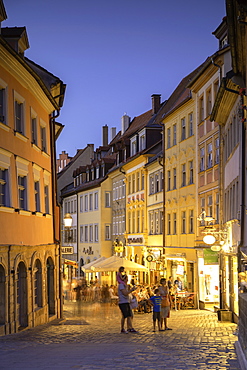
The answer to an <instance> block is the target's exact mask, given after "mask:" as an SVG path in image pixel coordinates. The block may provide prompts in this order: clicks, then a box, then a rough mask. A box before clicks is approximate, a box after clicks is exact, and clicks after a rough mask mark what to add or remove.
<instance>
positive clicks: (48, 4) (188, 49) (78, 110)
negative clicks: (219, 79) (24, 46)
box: [2, 0, 226, 156]
mask: <svg viewBox="0 0 247 370" xmlns="http://www.w3.org/2000/svg"><path fill="white" fill-rule="evenodd" d="M4 5H5V8H6V12H7V15H8V19H7V21H5V22H3V23H2V27H12V26H26V28H27V33H28V38H29V43H30V49H29V50H28V51H27V52H26V56H27V57H28V58H30V59H31V60H33V61H34V62H35V63H37V64H39V65H41V66H42V67H43V68H46V69H47V70H48V71H50V72H51V73H53V74H54V75H56V76H58V77H59V78H60V79H61V80H62V81H63V82H64V83H65V84H66V85H67V89H66V95H65V100H64V106H63V108H62V110H61V115H60V117H59V119H58V121H59V122H61V123H62V124H64V125H65V128H64V130H63V132H62V133H61V135H60V137H59V139H58V141H57V156H58V154H59V153H61V151H62V150H66V151H67V152H68V153H69V155H70V156H73V155H75V153H76V151H77V149H81V148H84V147H85V146H86V145H87V144H91V143H94V144H95V148H96V147H98V146H99V145H101V144H102V126H104V125H108V126H109V129H110V128H111V127H117V131H118V130H120V124H121V117H122V115H123V114H124V113H127V114H128V115H129V116H130V117H131V118H133V117H135V116H138V115H140V114H142V113H144V112H145V111H147V110H149V109H150V108H151V95H152V94H161V95H162V101H163V100H165V99H167V98H168V97H169V96H170V94H171V93H172V91H173V90H174V89H175V88H176V86H177V85H178V83H179V82H180V80H181V79H182V78H183V77H184V76H186V75H187V74H188V73H190V72H191V71H192V70H193V69H195V68H196V67H197V66H199V65H200V64H201V63H202V62H203V61H204V60H205V59H206V58H207V57H208V56H209V55H211V54H213V53H214V52H215V51H216V50H217V48H218V40H217V39H216V38H215V37H214V36H213V35H212V32H213V31H214V30H215V29H216V28H217V27H218V25H219V24H220V22H221V21H222V18H223V17H224V16H225V14H226V12H225V1H224V0H207V1H198V0H187V1H184V0H177V1H170V0H70V1H64V0H42V1H41V0H21V1H17V0H4ZM109 138H110V137H109Z"/></svg>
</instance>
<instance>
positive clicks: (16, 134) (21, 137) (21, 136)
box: [15, 131, 28, 143]
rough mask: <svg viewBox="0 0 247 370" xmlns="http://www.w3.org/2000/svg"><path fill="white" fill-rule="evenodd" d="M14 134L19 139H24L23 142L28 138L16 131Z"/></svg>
mask: <svg viewBox="0 0 247 370" xmlns="http://www.w3.org/2000/svg"><path fill="white" fill-rule="evenodd" d="M15 136H16V137H18V139H21V140H22V141H24V142H25V143H26V142H27V141H28V138H27V137H26V136H24V135H22V134H21V133H20V132H18V131H15Z"/></svg>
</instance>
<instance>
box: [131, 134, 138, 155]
mask: <svg viewBox="0 0 247 370" xmlns="http://www.w3.org/2000/svg"><path fill="white" fill-rule="evenodd" d="M136 153H137V136H136V135H135V136H133V137H132V138H131V139H130V156H131V157H132V156H133V155H135V154H136Z"/></svg>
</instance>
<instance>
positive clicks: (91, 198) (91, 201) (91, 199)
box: [89, 193, 93, 211]
mask: <svg viewBox="0 0 247 370" xmlns="http://www.w3.org/2000/svg"><path fill="white" fill-rule="evenodd" d="M92 210H93V194H92V193H91V194H89V211H92Z"/></svg>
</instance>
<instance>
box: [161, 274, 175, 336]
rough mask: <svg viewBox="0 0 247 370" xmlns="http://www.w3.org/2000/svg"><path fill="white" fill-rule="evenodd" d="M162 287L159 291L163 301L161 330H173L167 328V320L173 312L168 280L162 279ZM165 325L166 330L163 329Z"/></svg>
mask: <svg viewBox="0 0 247 370" xmlns="http://www.w3.org/2000/svg"><path fill="white" fill-rule="evenodd" d="M160 284H161V285H160V286H159V291H160V295H161V298H162V301H161V311H160V328H161V330H172V329H171V328H168V326H167V319H168V318H169V317H170V310H171V297H170V294H169V289H168V286H167V285H166V279H165V278H161V279H160ZM163 323H164V329H162V328H163Z"/></svg>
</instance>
